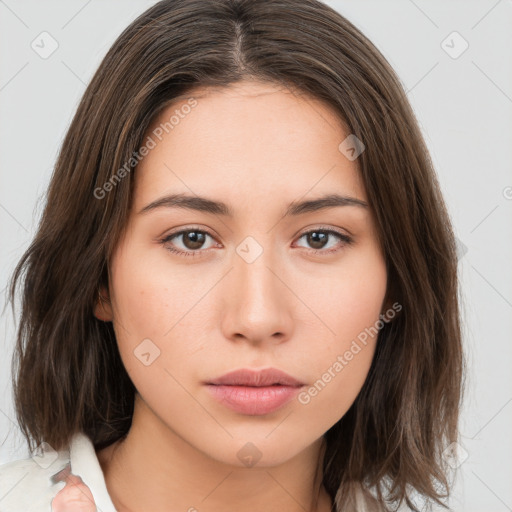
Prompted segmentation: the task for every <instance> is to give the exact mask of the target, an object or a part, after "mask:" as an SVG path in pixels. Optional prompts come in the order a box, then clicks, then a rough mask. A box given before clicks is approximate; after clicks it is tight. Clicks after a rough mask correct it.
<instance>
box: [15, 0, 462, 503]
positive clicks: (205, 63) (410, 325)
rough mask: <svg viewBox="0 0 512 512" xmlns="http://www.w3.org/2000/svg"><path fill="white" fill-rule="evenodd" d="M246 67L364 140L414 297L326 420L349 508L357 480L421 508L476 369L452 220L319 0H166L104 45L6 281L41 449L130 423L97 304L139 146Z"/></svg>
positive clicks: (403, 293) (442, 491)
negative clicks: (163, 122)
mask: <svg viewBox="0 0 512 512" xmlns="http://www.w3.org/2000/svg"><path fill="white" fill-rule="evenodd" d="M244 79H252V80H260V81H265V82H267V83H272V84H278V85H284V86H285V87H289V88H293V89H296V90H300V91H302V92H303V93H305V94H306V95H309V96H310V97H312V98H316V99H320V100H323V101H324V102H327V104H328V105H329V106H330V107H331V108H332V109H333V110H334V111H335V112H336V113H337V114H338V116H339V119H340V120H341V121H342V122H343V124H344V126H345V127H346V129H347V133H350V134H353V135H355V136H356V137H357V138H358V139H359V140H360V141H362V142H363V143H364V145H365V150H364V151H363V152H362V153H361V154H360V155H359V157H358V158H357V161H356V163H357V166H358V170H359V172H360V175H361V178H362V180H363V183H364V186H365V190H366V193H367V197H368V200H369V203H370V205H371V207H372V209H373V213H374V215H375V219H376V224H377V228H378V237H379V241H380V244H381V246H382V248H383V251H384V254H385V261H386V267H387V273H388V290H387V293H386V296H387V298H388V299H390V300H392V301H393V300H394V301H397V302H398V303H399V304H400V305H401V306H402V311H401V312H400V314H399V315H398V316H397V317H396V318H395V319H394V320H393V321H391V322H389V323H387V324H386V325H385V326H384V327H383V328H382V330H381V331H380V332H379V338H378V342H377V348H376V352H375V354H374V359H373V361H372V365H371V368H370V371H369V373H368V376H367V379H366V381H365V383H364V385H363V388H362V389H361V391H360V393H359V395H358V396H357V398H356V400H355V402H354V403H353V405H352V406H351V408H350V409H349V411H348V412H347V413H346V414H345V415H344V416H343V417H342V418H341V419H340V420H339V421H338V422H337V423H336V424H335V425H334V426H333V427H332V428H331V429H329V431H328V432H326V434H325V436H324V438H325V441H326V443H327V448H326V454H325V458H324V460H323V484H324V486H325V488H326V490H327V491H328V493H329V494H330V496H331V497H332V499H333V500H335V502H336V504H337V506H338V507H339V508H340V509H343V507H344V506H345V505H346V504H348V503H351V502H353V500H354V499H355V498H354V494H353V489H354V488H358V489H359V491H361V490H362V491H363V494H364V496H365V497H366V498H365V499H366V500H367V502H368V503H370V502H371V501H372V500H373V502H374V503H376V504H378V505H379V506H381V507H383V508H384V507H387V506H388V505H389V504H391V503H403V502H404V501H405V502H406V503H407V505H408V506H410V507H411V508H412V509H413V510H417V509H416V508H415V507H414V505H413V502H412V501H411V500H412V498H411V491H414V492H415V493H419V494H420V495H423V496H424V497H425V498H427V499H428V500H431V501H435V502H438V503H441V500H442V498H443V497H445V496H446V495H448V493H449V489H450V487H451V483H450V479H449V475H448V467H447V466H446V464H444V463H443V450H445V449H446V447H447V446H448V445H449V444H451V443H453V442H456V441H457V438H458V415H459V408H460V402H461V397H462V389H463V385H462V383H463V376H464V372H463V369H464V368H463V367H464V360H463V352H462V347H461V326H460V323H459V322H460V320H459V305H458V280H457V256H456V245H455V237H454V234H453V230H452V227H451V223H450V219H449V216H448V213H447V209H446V206H445V203H444V201H443V197H442V194H441V191H440V188H439V184H438V181H437V178H436V175H435V171H434V169H433V165H432V162H431V159H430V157H429V154H428V151H427V148H426V145H425V142H424V140H423V138H422V135H421V132H420V129H419V127H418V123H417V120H416V118H415V115H414V113H413V110H412V108H411V106H410V104H409V102H408V100H407V97H406V94H405V92H404V90H403V87H402V85H401V82H400V80H399V78H398V77H397V75H396V74H395V72H394V71H393V69H392V68H391V66H390V65H389V64H388V62H387V61H386V59H385V58H384V57H383V55H382V54H381V53H380V52H379V50H378V49H377V48H376V47H375V46H374V45H373V44H372V43H371V42H370V41H369V40H368V39H367V38H366V37H365V36H364V35H363V34H362V33H361V32H360V31H359V30H358V29H357V28H356V27H355V26H354V25H353V24H351V23H350V22H349V21H348V20H347V19H345V18H344V17H343V16H342V15H340V14H339V13H338V12H336V11H335V10H334V9H332V8H331V7H329V6H327V5H325V4H323V3H321V2H320V1H317V0H301V1H300V2H297V1H295V0H163V1H161V2H158V3H157V4H155V5H154V6H153V7H151V8H150V9H148V10H147V11H145V12H144V13H143V14H141V15H140V16H139V17H138V18H137V19H135V21H133V22H132V23H131V24H130V25H129V26H128V27H127V28H126V29H125V30H124V31H123V32H122V34H121V35H120V36H119V37H118V38H117V40H116V41H115V43H114V44H113V46H112V47H111V48H110V50H109V51H108V53H107V54H106V56H105V57H104V59H103V61H102V62H101V65H100V66H99V68H98V70H97V72H96V73H95V74H94V76H93V78H92V80H91V82H90V84H89V86H88V87H87V89H86V91H85V93H84V95H83V97H82V99H81V101H80V104H79V106H78V108H77V111H76V114H75V116H74V118H73V120H72V122H71V125H70V127H69V129H68V132H67V134H66V136H65V138H64V140H63V143H62V146H61V149H60V152H59V155H58V158H57V161H56V165H55V168H54V172H53V175H52V178H51V182H50V185H49V188H48V191H47V196H46V198H45V199H46V203H45V209H44V212H43V214H42V217H41V220H40V224H39V226H38V230H37V233H36V235H35V238H34V240H33V242H32V243H31V245H30V246H29V248H28V249H27V251H26V252H25V254H24V255H23V256H22V258H21V259H20V261H19V263H18V265H17V267H16V269H15V270H14V273H13V275H12V278H11V283H10V288H9V298H10V300H11V302H12V303H13V304H14V301H15V293H16V291H17V290H18V289H20V288H21V311H20V316H19V327H18V332H17V339H16V346H15V351H14V357H13V362H12V372H13V376H14V385H13V389H14V403H15V410H16V415H17V419H18V422H19V425H20V428H21V431H22V433H23V435H24V437H25V438H26V440H27V443H28V446H29V449H30V450H32V449H33V446H38V445H39V444H40V443H41V442H43V441H45V442H47V443H49V444H50V445H51V446H52V447H53V448H54V449H56V450H58V449H61V448H62V447H65V446H66V445H67V444H68V443H69V441H70V439H71V436H72V434H73V433H74V432H76V431H78V430H81V431H83V432H84V433H85V434H87V435H88V436H89V437H90V438H91V440H92V442H93V444H94V446H95V448H96V449H101V448H102V447H105V446H107V445H109V444H111V443H113V442H115V441H116V440H118V439H120V438H121V437H123V436H124V435H126V433H127V432H128V430H129V428H130V425H131V419H132V414H133V402H134V393H135V389H134V386H133V383H132V382H131V380H130V378H129V377H128V375H127V373H126V371H125V369H124V367H123V364H122V361H121V358H120V355H119V352H118V348H117V345H116V338H115V333H114V330H113V327H112V324H111V323H108V322H102V321H100V320H98V319H96V318H95V317H94V315H93V306H94V304H95V302H96V300H97V296H98V290H99V287H100V286H101V285H103V286H108V270H109V265H110V260H111V256H112V254H113V251H114V249H115V247H116V244H117V242H118V240H119V237H120V235H121V233H122V231H123V228H124V226H125V224H126V220H127V218H128V213H129V209H130V204H131V200H132V195H133V182H134V174H135V172H136V167H137V166H136V164H137V158H135V157H134V154H136V153H137V150H138V148H140V147H141V145H142V143H143V139H144V134H145V132H146V130H147V129H148V127H149V126H150V123H151V122H152V120H153V119H155V116H156V115H157V114H158V113H159V112H161V111H162V109H164V108H165V106H166V105H167V104H169V102H171V101H172V100H173V99H175V98H177V97H178V96H183V95H185V96H186V95H187V94H189V95H190V96H193V91H194V88H196V87H198V86H214V87H224V86H228V85H230V84H233V83H236V82H238V81H240V80H244ZM127 162H129V165H128V166H127V164H126V163H127ZM121 169H124V172H121ZM107 184H109V185H108V186H107ZM32 443H33V444H32Z"/></svg>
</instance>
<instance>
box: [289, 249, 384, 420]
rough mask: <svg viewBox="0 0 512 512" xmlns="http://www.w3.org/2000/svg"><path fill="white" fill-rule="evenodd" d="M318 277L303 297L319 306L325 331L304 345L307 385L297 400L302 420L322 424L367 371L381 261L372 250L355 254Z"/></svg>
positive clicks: (343, 405)
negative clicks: (320, 279)
mask: <svg viewBox="0 0 512 512" xmlns="http://www.w3.org/2000/svg"><path fill="white" fill-rule="evenodd" d="M323 282H324V286H323V287H320V288H319V287H311V288H310V290H316V291H315V292H310V293H309V294H308V296H307V298H306V300H305V301H309V302H308V303H309V304H313V305H314V307H312V309H313V310H314V311H315V312H317V311H318V317H319V318H320V320H321V322H322V324H323V325H322V332H323V333H324V334H323V335H322V336H318V338H319V340H318V342H317V343H315V345H314V347H310V349H309V354H308V368H309V371H308V376H309V380H308V386H307V387H306V389H305V390H304V392H303V393H301V395H299V397H298V401H299V403H300V404H301V405H302V406H303V407H304V411H303V412H304V414H305V415H306V416H307V418H308V420H307V421H310V422H312V423H318V424H319V425H323V426H326V425H329V424H334V423H335V422H336V421H338V420H339V419H340V418H341V417H342V416H343V415H344V414H345V413H346V411H347V410H348V409H349V408H350V406H351V405H352V403H353V401H354V400H355V398H356V397H357V395H358V393H359V391H360V389H361V387H362V386H363V384H364V381H365V379H366V377H367V375H368V371H369V369H370V366H371V363H372V359H373V355H374V353H375V347H376V343H377V339H378V333H379V328H381V327H382V325H383V324H382V322H381V321H380V314H381V313H383V311H382V306H383V301H384V296H385V293H386V285H387V274H386V268H385V263H384V261H383V260H381V259H379V258H377V257H376V253H373V252H368V253H367V254H359V255H358V258H357V259H354V260H351V261H350V265H349V264H348V262H347V265H346V267H344V268H343V269H342V270H341V271H340V272H336V273H332V274H331V278H330V279H329V280H326V279H325V280H323ZM317 284H318V282H317ZM318 325H320V324H318ZM325 326H327V327H328V328H329V329H326V328H325ZM326 333H327V334H326ZM312 348H314V349H313V350H312Z"/></svg>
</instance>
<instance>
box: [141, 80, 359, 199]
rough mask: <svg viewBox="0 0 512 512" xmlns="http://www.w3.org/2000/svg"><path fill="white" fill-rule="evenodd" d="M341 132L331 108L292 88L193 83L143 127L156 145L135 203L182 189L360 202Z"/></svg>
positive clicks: (352, 164)
mask: <svg viewBox="0 0 512 512" xmlns="http://www.w3.org/2000/svg"><path fill="white" fill-rule="evenodd" d="M192 98H193V100H191V99H192ZM347 135H348V133H347V131H346V129H345V126H344V123H343V121H342V119H341V118H340V117H339V116H338V115H337V113H336V112H335V111H334V110H333V109H332V108H331V107H330V106H329V105H327V104H326V103H324V102H322V101H319V100H317V99H315V98H312V97H311V96H309V95H305V94H304V93H301V92H300V91H297V90H290V89H286V88H284V87H282V86H279V85H273V84H268V83H261V82H247V81H244V82H241V83H237V84H233V85H231V86H229V87H223V88H211V87H210V88H207V87H201V88H197V89H195V90H194V91H192V92H190V93H188V94H186V95H184V96H183V97H179V98H177V99H175V100H174V101H173V102H172V103H171V104H169V105H168V106H167V107H166V108H165V109H164V110H163V111H162V112H160V114H159V115H158V116H157V118H156V119H155V120H154V121H153V123H152V124H151V126H150V127H149V129H148V130H147V132H146V137H150V138H152V139H153V141H154V143H155V144H154V147H153V149H151V150H150V151H149V152H148V154H147V155H146V156H145V157H144V158H143V159H142V160H141V161H140V163H139V165H138V167H137V169H136V173H135V175H136V196H135V198H134V200H135V202H136V203H137V204H136V206H140V205H141V204H142V202H147V201H148V200H152V199H154V198H155V197H156V196H158V195H161V194H162V193H169V192H184V193H195V194H198V195H209V196H215V197H219V198H220V197H226V195H229V196H230V197H238V198H239V199H240V200H251V201H258V200H259V201H261V204H263V203H268V201H269V200H271V199H272V198H275V199H276V200H277V199H278V197H279V196H280V195H282V194H285V196H286V198H288V199H290V200H294V199H296V198H297V197H299V196H302V195H304V194H307V193H308V191H311V193H312V194H313V195H315V194H316V193H317V192H318V193H319V192H322V193H325V192H326V191H332V192H340V193H345V194H348V195H352V196H355V197H358V198H360V199H363V200H365V199H366V197H365V191H364V186H363V184H362V182H361V179H360V176H359V172H358V168H357V163H356V162H355V161H350V160H348V159H347V158H346V157H345V156H344V155H343V154H342V153H341V152H340V150H339V149H338V147H339V145H340V143H341V142H342V141H343V140H344V139H345V138H346V136H347ZM145 140H146V138H145Z"/></svg>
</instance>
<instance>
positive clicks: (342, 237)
mask: <svg viewBox="0 0 512 512" xmlns="http://www.w3.org/2000/svg"><path fill="white" fill-rule="evenodd" d="M192 231H194V232H197V233H201V234H206V235H208V236H210V237H211V238H215V237H214V236H213V235H212V234H210V233H209V232H208V231H204V230H202V229H196V228H187V229H182V230H181V231H176V232H175V233H171V234H170V235H168V236H166V237H165V238H163V239H161V240H160V243H161V244H162V245H164V246H165V244H166V243H168V242H170V241H171V240H172V239H173V238H176V237H179V236H180V235H183V234H185V233H189V232H192ZM310 233H327V234H331V235H336V236H337V237H338V238H339V239H340V240H342V242H343V244H342V245H341V247H338V248H334V249H328V250H323V249H307V248H306V250H308V252H309V253H312V254H315V255H316V254H319V253H322V254H324V255H325V254H333V253H335V252H338V251H340V250H341V249H342V248H343V247H345V246H346V245H350V244H352V243H353V239H352V238H351V237H349V236H347V235H345V234H343V233H341V232H340V231H337V230H334V229H331V228H329V229H327V228H316V229H312V230H309V231H306V232H304V233H302V234H301V235H300V236H299V238H298V240H300V239H301V238H303V237H304V236H306V235H308V234H310ZM165 249H166V250H168V251H169V252H172V253H174V254H178V255H179V256H192V257H195V256H197V255H198V254H200V253H201V252H203V251H204V250H203V249H198V250H196V251H192V250H188V251H182V250H179V249H175V248H173V247H171V246H165ZM206 250H208V249H206Z"/></svg>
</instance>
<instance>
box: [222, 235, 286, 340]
mask: <svg viewBox="0 0 512 512" xmlns="http://www.w3.org/2000/svg"><path fill="white" fill-rule="evenodd" d="M263 238H264V237H263V236H262V237H260V240H261V239H263ZM270 239H271V237H266V238H265V241H264V242H263V243H260V242H259V241H258V240H256V238H255V237H251V236H248V237H246V238H245V239H244V240H243V241H242V242H241V243H240V244H239V245H238V246H237V247H236V254H234V257H233V266H234V269H233V274H232V280H231V281H230V287H231V288H232V295H231V298H230V301H229V302H230V307H229V311H228V312H227V316H228V317H229V321H228V325H229V330H230V331H231V332H228V333H226V334H227V335H228V336H233V335H243V336H244V337H246V338H248V339H250V340H252V341H257V340H260V341H261V340H263V339H265V338H269V337H271V336H273V335H275V334H276V333H279V334H280V335H281V336H282V335H286V336H288V335H289V334H290V333H289V332H288V330H289V328H290V324H289V323H288V320H287V319H289V316H290V315H289V313H288V312H287V305H286V297H285V288H286V287H285V286H284V284H283V283H282V282H281V280H280V279H279V278H278V277H277V276H276V274H279V272H280V270H279V268H282V266H281V265H278V264H276V262H277V258H278V255H277V252H278V251H277V248H275V247H274V248H273V247H271V243H270V241H269V240H270Z"/></svg>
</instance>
